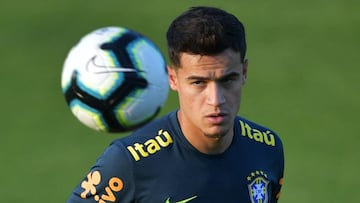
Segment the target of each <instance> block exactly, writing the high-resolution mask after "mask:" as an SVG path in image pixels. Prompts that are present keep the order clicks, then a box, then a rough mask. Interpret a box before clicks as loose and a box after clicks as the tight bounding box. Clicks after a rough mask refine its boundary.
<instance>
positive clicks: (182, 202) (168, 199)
mask: <svg viewBox="0 0 360 203" xmlns="http://www.w3.org/2000/svg"><path fill="white" fill-rule="evenodd" d="M195 198H197V196H193V197H190V198H187V199H184V200H181V201H178V202H175V203H186V202H190V201H191V200H193V199H195ZM165 203H170V197H169V198H167V200H166V202H165Z"/></svg>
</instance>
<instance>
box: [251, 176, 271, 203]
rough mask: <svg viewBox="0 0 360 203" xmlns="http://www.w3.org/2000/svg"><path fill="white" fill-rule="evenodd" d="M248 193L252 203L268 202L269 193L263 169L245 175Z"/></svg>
mask: <svg viewBox="0 0 360 203" xmlns="http://www.w3.org/2000/svg"><path fill="white" fill-rule="evenodd" d="M247 180H248V189H249V195H250V199H251V202H252V203H268V202H269V193H268V185H269V181H268V179H267V174H265V173H264V172H263V171H255V172H251V173H250V175H249V176H248V177H247Z"/></svg>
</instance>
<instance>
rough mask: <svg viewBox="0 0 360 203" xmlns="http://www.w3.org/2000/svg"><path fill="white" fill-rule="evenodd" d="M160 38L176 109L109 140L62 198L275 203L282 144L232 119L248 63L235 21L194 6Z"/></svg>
mask: <svg viewBox="0 0 360 203" xmlns="http://www.w3.org/2000/svg"><path fill="white" fill-rule="evenodd" d="M167 40H168V52H169V57H170V61H171V63H172V64H171V66H169V67H168V72H169V82H170V87H171V88H172V89H173V90H175V91H177V93H178V97H179V104H180V107H179V109H178V110H176V111H174V112H171V113H169V114H167V115H165V116H163V117H162V118H160V119H157V120H155V121H153V122H151V123H149V124H147V125H145V126H143V127H141V128H139V129H137V130H136V131H134V132H133V133H132V134H131V135H130V136H127V137H125V138H122V139H118V140H115V141H114V142H113V143H112V144H111V145H110V146H109V147H108V148H107V149H106V150H105V152H104V153H103V154H102V155H101V156H100V158H99V159H98V160H97V162H96V164H95V165H94V166H93V167H92V168H91V170H90V172H89V173H88V175H87V176H86V177H85V178H84V180H83V181H82V182H81V183H80V184H79V185H78V187H77V188H76V189H75V190H74V192H73V194H72V195H71V197H70V198H69V200H68V202H99V203H104V202H120V203H131V202H138V203H161V202H163V203H172V202H178V203H181V202H182V203H185V202H190V203H197V202H199V203H211V202H216V203H219V202H226V203H230V202H234V203H239V202H241V203H260V202H261V203H274V202H277V200H278V198H279V194H280V188H281V185H282V177H283V169H284V156H283V148H282V143H281V141H280V139H279V137H278V136H277V135H276V134H275V133H274V132H273V131H271V130H270V129H268V128H266V127H263V126H260V125H258V124H255V123H254V122H251V121H249V120H246V119H244V118H242V117H239V116H237V112H238V110H239V107H240V100H241V92H242V87H243V85H244V84H245V81H246V77H247V66H248V62H247V59H246V58H245V53H246V42H245V31H244V27H243V25H242V23H241V22H239V20H238V19H237V18H236V17H235V16H233V15H231V14H229V13H227V12H225V11H223V10H220V9H217V8H211V7H194V8H191V9H189V10H188V11H186V12H185V13H183V14H181V15H180V16H179V17H177V18H176V19H175V20H174V21H173V22H172V24H171V25H170V27H169V29H168V32H167Z"/></svg>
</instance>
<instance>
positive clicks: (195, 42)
mask: <svg viewBox="0 0 360 203" xmlns="http://www.w3.org/2000/svg"><path fill="white" fill-rule="evenodd" d="M166 37H167V45H168V54H169V58H170V62H171V63H172V65H174V66H180V54H181V53H191V54H199V55H215V54H219V53H221V52H223V51H224V50H225V49H228V48H231V49H232V50H233V51H236V52H240V56H241V61H244V58H245V54H246V40H245V28H244V25H243V24H242V23H241V22H240V21H239V20H238V19H237V18H236V17H235V16H234V15H232V14H230V13H228V12H226V11H224V10H222V9H219V8H214V7H206V6H199V7H191V8H190V9H189V10H187V11H185V12H184V13H182V14H181V15H180V16H178V17H177V18H175V19H174V21H173V22H172V23H171V24H170V26H169V29H168V31H167V33H166Z"/></svg>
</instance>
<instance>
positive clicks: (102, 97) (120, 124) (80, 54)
mask: <svg viewBox="0 0 360 203" xmlns="http://www.w3.org/2000/svg"><path fill="white" fill-rule="evenodd" d="M61 87H62V92H63V94H64V96H65V99H66V102H67V104H68V105H69V107H70V109H71V111H72V113H73V114H74V115H75V117H76V118H78V120H79V121H80V122H81V123H83V124H85V125H86V126H88V127H90V128H92V129H95V130H98V131H104V132H126V131H129V130H132V129H134V128H136V127H139V126H141V125H143V124H145V123H147V122H149V121H150V120H152V119H153V118H155V117H156V115H157V114H158V113H159V111H160V109H161V108H162V106H163V105H164V103H165V101H166V99H167V96H168V92H169V85H168V76H167V71H166V62H165V59H164V57H163V55H162V54H161V52H160V50H159V49H158V48H157V47H156V45H155V44H154V43H153V42H152V41H150V40H149V39H148V38H146V37H145V36H143V35H141V34H140V33H138V32H136V31H133V30H129V29H127V28H123V27H104V28H100V29H97V30H95V31H93V32H91V33H89V34H87V35H85V36H84V37H83V38H81V39H80V41H79V42H78V43H77V44H76V45H75V46H74V47H73V48H72V49H71V50H70V52H69V53H68V55H67V57H66V60H65V62H64V65H63V70H62V76H61Z"/></svg>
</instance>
